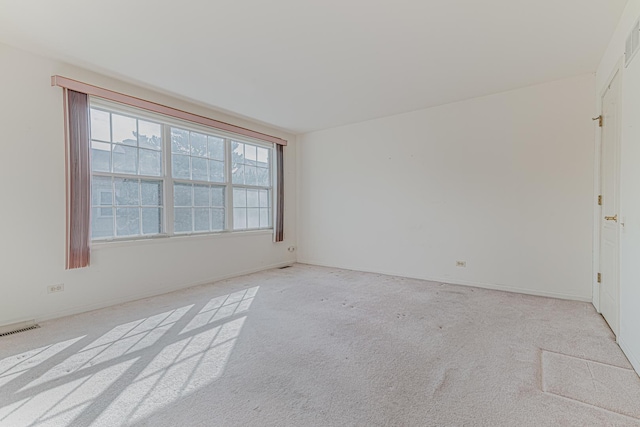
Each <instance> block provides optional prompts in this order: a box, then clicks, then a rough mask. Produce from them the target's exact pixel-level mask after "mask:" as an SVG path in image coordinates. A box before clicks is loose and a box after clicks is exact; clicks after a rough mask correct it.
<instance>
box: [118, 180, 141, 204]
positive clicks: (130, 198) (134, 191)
mask: <svg viewBox="0 0 640 427" xmlns="http://www.w3.org/2000/svg"><path fill="white" fill-rule="evenodd" d="M113 184H114V186H115V191H116V205H119V206H138V205H139V204H140V194H139V188H140V186H139V184H138V180H137V179H121V178H114V180H113Z"/></svg>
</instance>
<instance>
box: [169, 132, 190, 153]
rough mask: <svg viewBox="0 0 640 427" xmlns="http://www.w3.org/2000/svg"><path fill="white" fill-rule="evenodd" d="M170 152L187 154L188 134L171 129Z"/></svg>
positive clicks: (188, 151)
mask: <svg viewBox="0 0 640 427" xmlns="http://www.w3.org/2000/svg"><path fill="white" fill-rule="evenodd" d="M171 152H172V153H178V154H189V153H190V152H191V149H190V148H189V132H188V131H186V130H182V129H175V128H171Z"/></svg>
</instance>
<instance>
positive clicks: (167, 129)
mask: <svg viewBox="0 0 640 427" xmlns="http://www.w3.org/2000/svg"><path fill="white" fill-rule="evenodd" d="M272 152H273V147H272V146H270V145H267V144H262V143H256V142H252V141H249V140H241V139H239V138H236V137H233V135H226V134H223V133H222V132H220V131H217V130H215V129H207V128H205V127H202V126H200V125H191V124H187V123H180V122H178V121H175V120H171V119H167V118H164V117H163V116H159V115H157V116H156V115H153V114H151V113H145V112H139V111H137V110H133V109H130V108H128V107H118V106H113V105H111V104H110V103H109V104H107V103H105V102H103V101H92V106H91V168H92V200H91V206H92V218H91V236H92V239H93V240H109V239H117V238H132V237H140V236H158V235H169V236H171V235H185V234H195V233H213V232H222V231H232V230H258V229H270V228H272V222H273V220H272V217H273V214H272V200H271V199H272V197H273V187H272V176H271V175H272V170H273V168H272ZM228 206H231V207H232V209H227V207H228Z"/></svg>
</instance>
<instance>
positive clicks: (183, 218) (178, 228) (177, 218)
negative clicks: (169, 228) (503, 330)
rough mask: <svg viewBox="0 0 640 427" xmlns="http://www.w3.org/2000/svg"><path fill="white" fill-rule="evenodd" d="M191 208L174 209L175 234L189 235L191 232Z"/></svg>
mask: <svg viewBox="0 0 640 427" xmlns="http://www.w3.org/2000/svg"><path fill="white" fill-rule="evenodd" d="M192 220H193V219H192V217H191V208H175V209H174V222H173V229H174V230H175V232H176V233H189V232H191V231H192V229H193V227H192Z"/></svg>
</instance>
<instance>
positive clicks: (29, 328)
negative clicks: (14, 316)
mask: <svg viewBox="0 0 640 427" xmlns="http://www.w3.org/2000/svg"><path fill="white" fill-rule="evenodd" d="M39 327H40V325H33V326H29V327H28V328H22V329H16V330H15V331H11V332H5V333H3V334H0V337H6V336H7V335H14V334H19V333H20V332H24V331H30V330H32V329H38V328H39Z"/></svg>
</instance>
